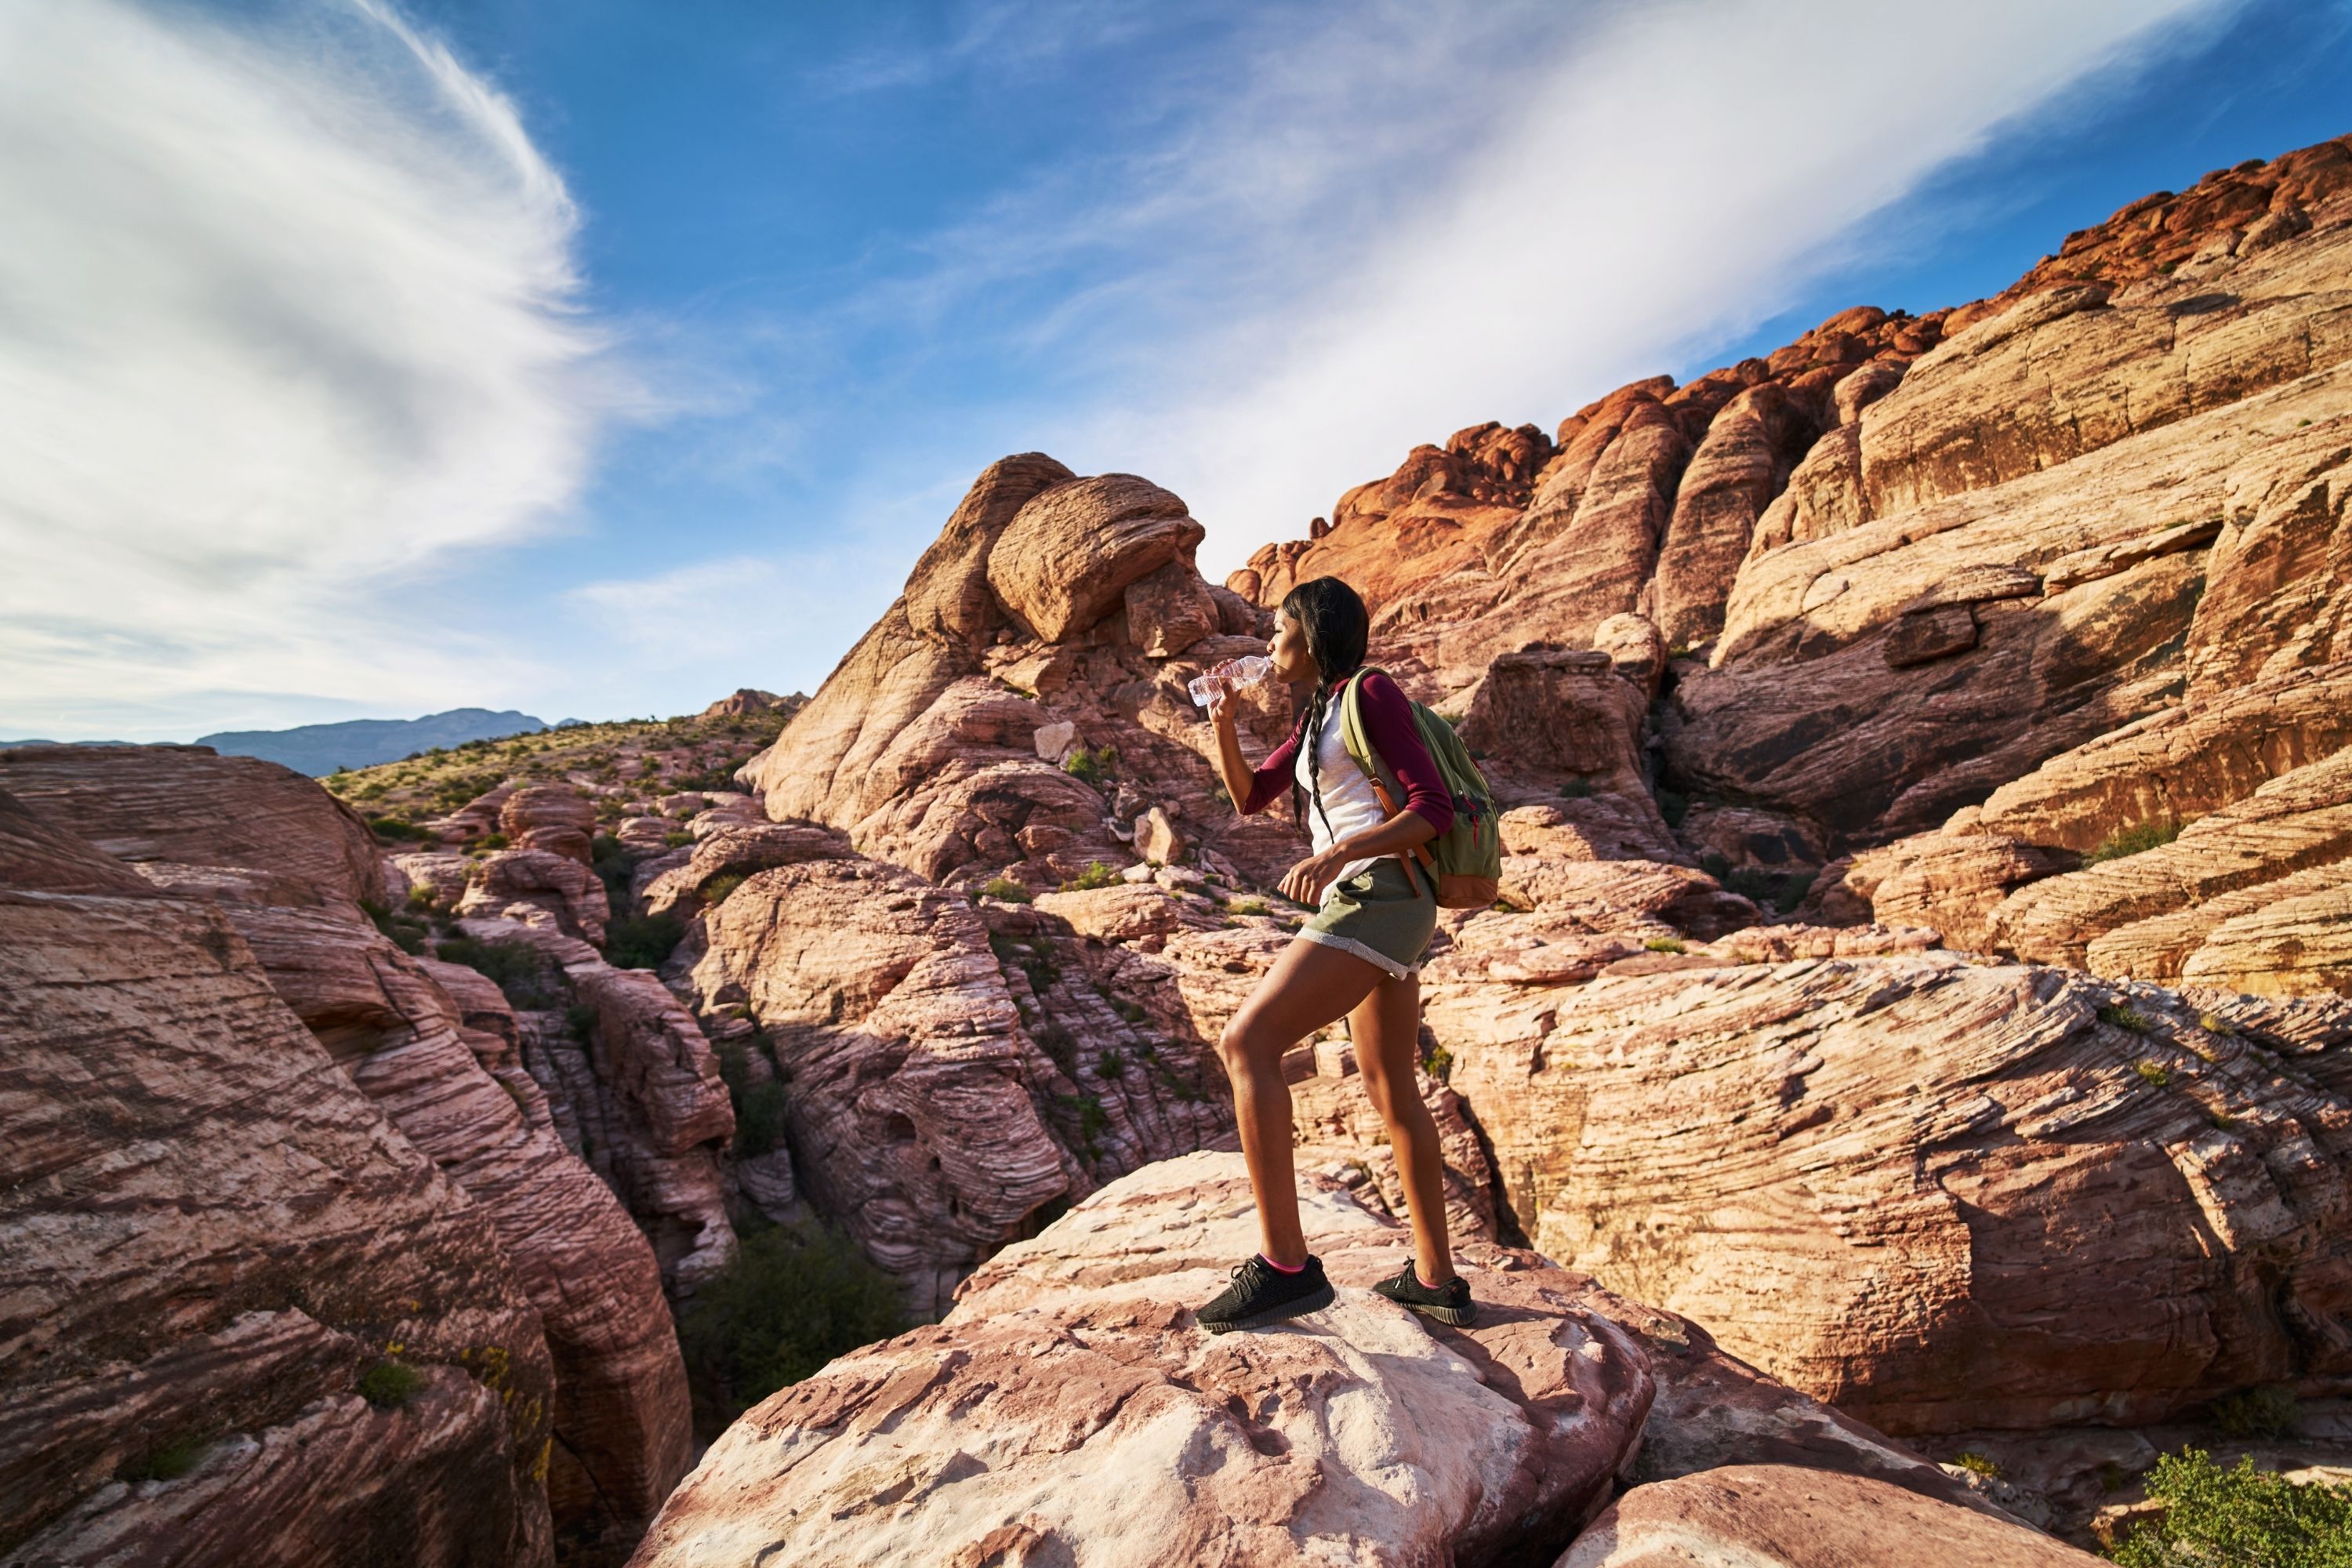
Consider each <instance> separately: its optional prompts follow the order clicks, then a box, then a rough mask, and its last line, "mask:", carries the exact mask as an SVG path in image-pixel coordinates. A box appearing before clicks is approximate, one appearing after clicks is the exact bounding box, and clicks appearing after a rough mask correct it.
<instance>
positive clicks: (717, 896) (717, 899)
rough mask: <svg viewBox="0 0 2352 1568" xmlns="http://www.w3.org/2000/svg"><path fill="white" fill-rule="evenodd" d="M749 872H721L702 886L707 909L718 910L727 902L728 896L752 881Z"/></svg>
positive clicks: (703, 902) (703, 901)
mask: <svg viewBox="0 0 2352 1568" xmlns="http://www.w3.org/2000/svg"><path fill="white" fill-rule="evenodd" d="M750 880H751V873H750V872H748V871H721V872H720V873H719V875H717V876H716V877H713V878H711V879H710V880H709V881H708V882H705V883H703V884H702V904H703V907H704V908H705V909H712V910H715V909H717V908H718V907H719V905H721V904H723V903H725V902H726V901H727V896H728V895H729V894H730V893H732V892H733V891H734V890H735V889H738V888H740V887H741V886H742V885H743V884H744V883H745V882H748V881H750Z"/></svg>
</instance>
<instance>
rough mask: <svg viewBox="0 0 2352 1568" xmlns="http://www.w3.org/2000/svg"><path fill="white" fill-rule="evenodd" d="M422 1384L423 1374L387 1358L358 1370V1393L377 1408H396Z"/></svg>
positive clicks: (423, 1384)
mask: <svg viewBox="0 0 2352 1568" xmlns="http://www.w3.org/2000/svg"><path fill="white" fill-rule="evenodd" d="M424 1386H425V1374H424V1373H421V1372H419V1371H417V1370H416V1369H415V1367H413V1366H411V1365H409V1364H408V1363H406V1362H403V1361H394V1360H393V1359H391V1358H390V1357H388V1356H387V1357H386V1358H384V1359H383V1361H380V1362H378V1363H375V1364H374V1365H373V1366H372V1367H370V1368H368V1369H367V1370H366V1371H365V1372H363V1373H360V1381H359V1395H360V1397H361V1398H362V1399H364V1400H366V1401H367V1402H368V1403H369V1404H370V1405H374V1406H375V1407H376V1408H377V1409H378V1410H397V1409H399V1408H400V1407H401V1406H402V1405H405V1404H407V1403H408V1402H409V1401H410V1400H411V1399H414V1398H415V1396H416V1391H417V1390H418V1389H420V1388H422V1387H424Z"/></svg>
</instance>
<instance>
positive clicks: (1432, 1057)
mask: <svg viewBox="0 0 2352 1568" xmlns="http://www.w3.org/2000/svg"><path fill="white" fill-rule="evenodd" d="M1421 1070H1422V1071H1423V1072H1425V1073H1427V1074H1428V1075H1429V1076H1430V1077H1432V1078H1433V1079H1436V1080H1437V1081H1438V1082H1440V1083H1444V1082H1445V1081H1446V1080H1447V1079H1450V1078H1452V1077H1453V1076H1454V1053H1453V1052H1452V1051H1449V1050H1447V1049H1446V1048H1445V1047H1444V1046H1432V1047H1429V1049H1428V1050H1427V1051H1426V1052H1425V1053H1423V1056H1422V1058H1421Z"/></svg>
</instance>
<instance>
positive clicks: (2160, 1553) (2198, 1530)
mask: <svg viewBox="0 0 2352 1568" xmlns="http://www.w3.org/2000/svg"><path fill="white" fill-rule="evenodd" d="M2147 1495H2148V1496H2149V1497H2151V1498H2154V1499H2156V1500H2158V1501H2160V1502H2162V1503H2163V1504H2164V1505H2165V1512H2164V1517H2163V1518H2161V1519H2158V1520H2153V1521H2147V1522H2145V1523H2142V1524H2141V1525H2139V1526H2138V1527H2137V1528H2136V1529H2135V1530H2134V1531H2132V1533H2131V1536H2130V1539H2128V1540H2126V1542H2123V1543H2122V1544H2121V1545H2119V1546H2117V1547H2116V1548H2115V1549H2114V1550H2113V1551H2112V1552H2109V1553H2108V1556H2110V1557H2111V1558H2113V1559H2114V1560H2115V1561H2116V1562H2117V1563H2125V1564H2127V1565H2128V1568H2352V1487H2343V1486H2332V1487H2331V1486H2305V1485H2302V1484H2299V1483H2297V1482H2294V1481H2290V1480H2287V1479H2285V1478H2284V1477H2282V1476H2277V1475H2273V1474H2271V1473H2269V1472H2267V1471H2263V1470H2257V1469H2256V1468H2254V1462H2253V1460H2252V1458H2242V1459H2240V1460H2239V1461H2238V1463H2237V1465H2236V1466H2235V1468H2231V1469H2227V1470H2224V1469H2221V1468H2217V1467H2216V1466H2215V1465H2214V1463H2213V1461H2212V1458H2210V1456H2209V1455H2207V1454H2206V1453H2205V1452H2204V1451H2203V1450H2202V1449H2198V1448H2183V1449H2182V1450H2181V1451H2180V1452H2179V1453H2178V1454H2167V1455H2164V1456H2163V1457H2162V1458H2158V1460H2157V1461H2156V1469H2155V1470H2154V1471H2153V1472H2152V1473H2151V1474H2150V1476H2149V1477H2148V1481H2147Z"/></svg>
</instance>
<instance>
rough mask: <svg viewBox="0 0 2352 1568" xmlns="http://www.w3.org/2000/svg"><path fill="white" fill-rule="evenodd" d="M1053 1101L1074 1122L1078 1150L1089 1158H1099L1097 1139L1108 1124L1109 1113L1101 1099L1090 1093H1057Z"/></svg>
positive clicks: (1100, 1152)
mask: <svg viewBox="0 0 2352 1568" xmlns="http://www.w3.org/2000/svg"><path fill="white" fill-rule="evenodd" d="M1054 1103H1055V1105H1056V1106H1058V1107H1060V1108H1061V1110H1063V1112H1064V1113H1065V1114H1066V1115H1067V1117H1068V1118H1069V1120H1070V1121H1073V1122H1075V1123H1076V1126H1077V1133H1078V1143H1079V1146H1080V1152H1083V1153H1084V1154H1085V1155H1086V1157H1087V1159H1089V1160H1099V1159H1101V1158H1102V1144H1101V1143H1100V1142H1099V1140H1100V1138H1101V1137H1102V1133H1103V1129H1105V1128H1107V1127H1108V1126H1109V1125H1110V1114H1109V1113H1108V1111H1106V1110H1103V1102H1102V1100H1100V1099H1099V1098H1098V1097H1097V1096H1095V1095H1091V1094H1057V1095H1055V1097H1054Z"/></svg>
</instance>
